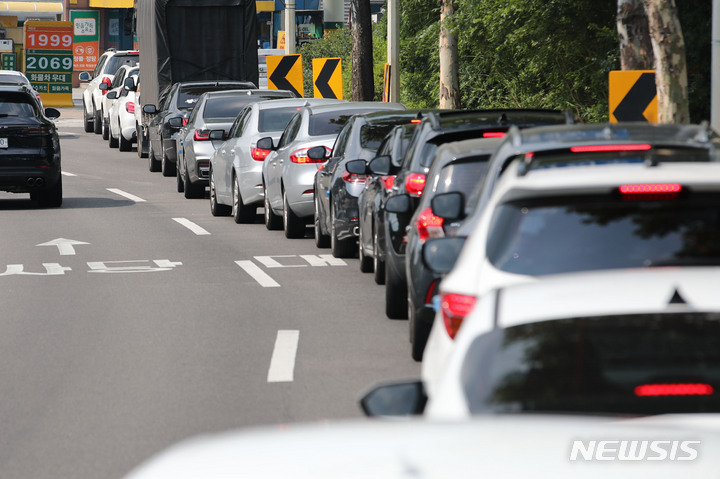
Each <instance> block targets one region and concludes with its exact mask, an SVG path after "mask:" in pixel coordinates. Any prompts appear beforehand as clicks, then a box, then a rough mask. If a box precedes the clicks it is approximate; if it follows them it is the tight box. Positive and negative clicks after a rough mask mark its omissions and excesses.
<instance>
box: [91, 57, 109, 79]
mask: <svg viewBox="0 0 720 479" xmlns="http://www.w3.org/2000/svg"><path fill="white" fill-rule="evenodd" d="M107 59H108V56H107V55H103V56H101V57H100V61H99V62H98V64H97V65H95V71H93V78H95V77H97V76H98V75H100V72H102V71H103V67H104V66H105V62H106V61H107Z"/></svg>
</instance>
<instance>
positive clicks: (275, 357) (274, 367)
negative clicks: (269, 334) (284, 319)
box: [267, 329, 300, 383]
mask: <svg viewBox="0 0 720 479" xmlns="http://www.w3.org/2000/svg"><path fill="white" fill-rule="evenodd" d="M299 339H300V331H297V330H283V329H281V330H280V331H278V333H277V338H276V339H275V349H273V354H272V359H270V369H269V370H268V376H267V380H268V382H269V383H286V382H292V381H293V379H294V373H295V357H296V356H297V347H298V340H299Z"/></svg>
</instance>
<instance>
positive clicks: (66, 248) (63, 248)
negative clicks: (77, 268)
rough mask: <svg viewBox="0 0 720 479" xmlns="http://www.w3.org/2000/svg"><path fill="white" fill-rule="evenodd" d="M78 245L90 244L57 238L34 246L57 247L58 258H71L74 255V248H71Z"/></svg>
mask: <svg viewBox="0 0 720 479" xmlns="http://www.w3.org/2000/svg"><path fill="white" fill-rule="evenodd" d="M80 244H90V243H86V242H84V241H77V240H71V239H65V238H57V239H54V240H51V241H48V242H47V243H40V244H39V245H36V246H57V249H58V252H59V253H60V256H72V255H74V254H75V248H74V247H73V246H74V245H80Z"/></svg>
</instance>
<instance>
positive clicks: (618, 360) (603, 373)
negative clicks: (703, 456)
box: [461, 312, 720, 415]
mask: <svg viewBox="0 0 720 479" xmlns="http://www.w3.org/2000/svg"><path fill="white" fill-rule="evenodd" d="M461 382H462V389H463V392H464V394H465V397H466V399H467V401H468V405H469V409H470V411H471V412H472V413H473V414H477V413H488V412H493V413H518V412H543V413H548V412H559V413H601V414H602V413H606V414H631V415H638V414H639V415H649V414H664V413H687V412H720V313H696V312H693V313H689V312H683V313H663V314H633V315H619V316H605V317H588V318H572V319H560V320H554V321H544V322H539V323H531V324H525V325H520V326H514V327H510V328H507V329H496V330H494V331H492V332H490V333H488V334H485V335H482V336H479V337H478V338H477V339H475V340H474V342H473V343H472V344H471V345H470V348H469V349H468V352H467V355H466V357H465V359H464V362H463V365H462V369H461Z"/></svg>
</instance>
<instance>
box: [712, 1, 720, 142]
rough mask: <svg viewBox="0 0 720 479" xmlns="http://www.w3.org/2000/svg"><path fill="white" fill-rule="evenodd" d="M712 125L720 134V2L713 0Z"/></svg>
mask: <svg viewBox="0 0 720 479" xmlns="http://www.w3.org/2000/svg"><path fill="white" fill-rule="evenodd" d="M711 46H712V64H711V81H710V125H711V126H712V127H713V129H714V130H715V131H718V132H720V0H713V13H712V39H711Z"/></svg>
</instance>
